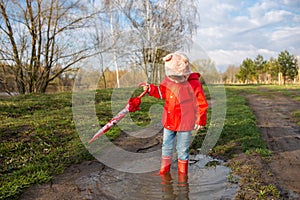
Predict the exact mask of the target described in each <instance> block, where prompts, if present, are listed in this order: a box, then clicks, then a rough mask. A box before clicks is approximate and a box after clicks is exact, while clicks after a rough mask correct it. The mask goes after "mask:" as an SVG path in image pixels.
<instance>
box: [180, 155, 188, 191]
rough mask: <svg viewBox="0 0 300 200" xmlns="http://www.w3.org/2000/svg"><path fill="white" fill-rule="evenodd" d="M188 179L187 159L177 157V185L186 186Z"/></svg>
mask: <svg viewBox="0 0 300 200" xmlns="http://www.w3.org/2000/svg"><path fill="white" fill-rule="evenodd" d="M187 180H188V160H179V159H178V186H180V187H183V186H187Z"/></svg>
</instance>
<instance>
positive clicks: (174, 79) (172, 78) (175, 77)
mask: <svg viewBox="0 0 300 200" xmlns="http://www.w3.org/2000/svg"><path fill="white" fill-rule="evenodd" d="M168 77H169V78H170V79H171V80H173V81H175V82H184V81H186V76H176V75H170V76H168Z"/></svg>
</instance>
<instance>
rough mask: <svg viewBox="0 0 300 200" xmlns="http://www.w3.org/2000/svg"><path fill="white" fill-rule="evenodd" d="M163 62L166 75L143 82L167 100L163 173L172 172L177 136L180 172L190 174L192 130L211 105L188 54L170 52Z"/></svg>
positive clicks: (201, 123)
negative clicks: (192, 69)
mask: <svg viewBox="0 0 300 200" xmlns="http://www.w3.org/2000/svg"><path fill="white" fill-rule="evenodd" d="M163 61H164V62H165V71H166V77H165V79H164V80H163V81H162V82H161V83H160V85H159V86H155V85H153V84H146V83H142V86H143V87H144V90H148V94H149V95H150V96H153V97H156V98H160V99H164V100H165V105H164V111H163V114H162V124H163V126H164V132H163V144H162V161H161V168H160V174H161V175H163V174H166V173H168V172H169V171H170V167H171V164H172V153H173V145H174V138H175V136H176V135H177V145H176V150H177V154H178V174H183V175H187V173H188V159H189V145H190V138H191V132H192V130H193V129H195V130H197V131H198V130H200V129H202V128H203V127H204V126H205V125H206V115H207V114H206V113H207V108H208V104H207V101H206V98H205V95H204V92H203V89H202V84H201V82H200V81H199V78H200V74H199V73H193V72H191V70H190V63H189V59H188V57H187V56H186V55H185V54H183V53H181V52H175V53H171V54H168V55H167V56H165V57H164V58H163Z"/></svg>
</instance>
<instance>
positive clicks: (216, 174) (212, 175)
mask: <svg viewBox="0 0 300 200" xmlns="http://www.w3.org/2000/svg"><path fill="white" fill-rule="evenodd" d="M190 160H191V162H190V165H189V174H188V177H186V176H178V175H177V166H176V162H173V164H172V169H171V173H170V174H167V175H165V176H159V175H156V174H154V173H146V174H130V173H124V172H119V171H116V170H113V169H108V168H106V169H105V170H103V171H99V172H95V173H92V174H90V175H89V176H84V177H81V178H80V179H78V180H77V186H78V189H79V190H80V191H81V194H82V196H83V198H84V199H103V200H105V199H109V200H111V199H128V200H133V199H158V200H159V199H170V200H173V199H179V200H181V199H182V200H184V199H197V200H198V199H209V200H211V199H234V196H235V194H236V192H237V190H238V186H237V184H232V183H229V182H228V180H227V176H228V175H229V174H230V169H229V168H227V167H225V166H224V165H222V164H221V165H216V166H213V167H206V166H205V165H206V164H207V163H210V162H211V161H214V160H213V159H212V158H210V157H207V156H203V155H197V156H194V157H191V158H190Z"/></svg>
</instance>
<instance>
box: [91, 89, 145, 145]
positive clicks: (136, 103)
mask: <svg viewBox="0 0 300 200" xmlns="http://www.w3.org/2000/svg"><path fill="white" fill-rule="evenodd" d="M146 93H147V90H145V91H144V92H143V93H142V94H140V95H139V96H138V97H134V98H130V99H129V101H128V103H127V104H126V106H125V107H124V108H123V109H122V110H121V111H120V112H119V113H118V114H117V115H116V116H114V117H113V118H112V119H111V120H110V121H109V122H108V123H107V124H106V125H105V126H103V127H102V128H101V129H100V130H99V131H98V132H97V133H96V134H95V135H94V136H93V138H92V139H91V140H90V141H89V144H90V143H92V142H93V141H94V140H96V139H97V138H98V137H100V136H101V135H103V134H104V133H106V132H107V131H108V130H109V129H110V128H111V127H112V126H114V125H116V124H117V123H118V122H119V121H121V119H123V118H124V117H125V115H126V114H127V113H128V112H135V111H137V110H140V104H141V98H142V97H143V96H144V95H145V94H146Z"/></svg>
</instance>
